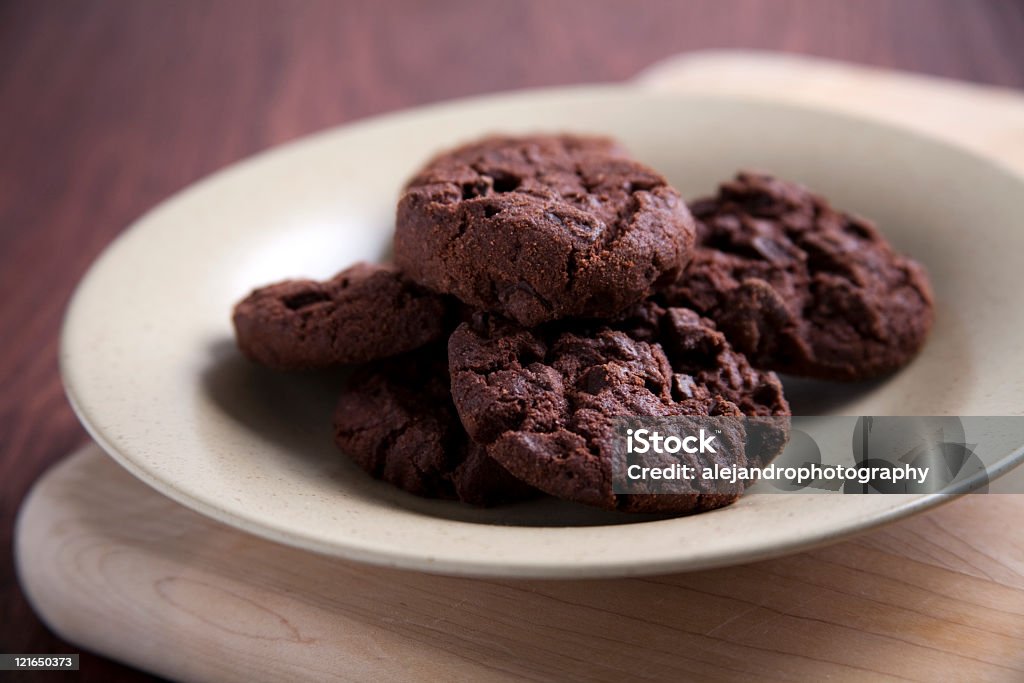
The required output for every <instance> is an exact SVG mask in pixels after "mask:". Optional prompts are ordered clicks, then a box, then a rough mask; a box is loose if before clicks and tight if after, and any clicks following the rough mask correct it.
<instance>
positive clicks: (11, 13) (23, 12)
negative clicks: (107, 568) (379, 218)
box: [0, 0, 1024, 681]
mask: <svg viewBox="0 0 1024 683" xmlns="http://www.w3.org/2000/svg"><path fill="white" fill-rule="evenodd" d="M721 47H750V48H764V49H778V50H787V51H792V52H799V53H808V54H815V55H822V56H827V57H833V58H839V59H847V60H851V61H857V62H862V63H867V64H873V65H879V66H886V67H893V68H900V69H908V70H914V71H921V72H926V73H931V74H937V75H942V76H949V77H954V78H963V79H969V80H974V81H979V82H984V83H994V84H1000V85H1005V86H1013V87H1018V88H1020V87H1024V2H1020V1H1019V0H972V1H965V0H945V1H943V0H862V1H858V2H850V1H847V0H835V1H832V0H746V1H744V0H701V1H686V2H643V3H636V2H625V1H623V2H604V1H596V0H590V1H587V0H579V1H572V2H568V1H566V2H562V1H559V0H536V1H534V2H499V1H497V0H467V1H459V2H417V1H415V0H410V1H406V2H375V1H366V2H341V1H338V2H306V1H295V2H283V1H281V2H265V1H262V0H238V1H235V2H228V1H218V2H200V1H191V2H156V1H142V0H124V1H110V2H85V1H74V2H73V1H71V0H67V1H64V2H60V1H56V0H26V1H23V2H13V1H10V0H0V320H2V321H3V324H2V326H0V382H2V385H0V386H2V390H0V652H9V653H13V652H34V653H47V652H69V651H74V648H73V647H71V646H69V645H66V644H64V643H63V642H62V641H61V640H60V639H59V638H57V637H55V636H54V635H52V634H50V633H49V632H48V631H47V630H46V628H45V627H44V626H42V625H41V624H40V623H39V621H38V620H37V619H36V617H35V616H34V615H33V614H32V612H31V610H30V608H29V606H28V604H27V603H26V602H25V599H24V597H23V596H22V595H21V592H20V591H19V589H18V586H17V580H16V577H15V573H14V567H13V563H12V558H11V550H10V548H11V535H12V525H13V522H14V518H15V515H16V511H17V509H18V505H19V503H20V501H21V499H22V498H23V496H24V495H25V493H26V492H27V491H28V489H29V487H30V486H31V484H32V482H33V481H34V480H35V479H36V477H37V476H38V475H39V474H40V473H41V472H42V471H43V470H44V469H45V468H46V467H47V466H48V465H49V464H51V463H53V462H54V461H56V460H57V459H59V458H61V457H62V456H63V455H65V454H66V453H67V452H68V451H69V450H70V449H72V448H74V447H75V446H76V445H78V444H80V443H82V442H83V441H84V440H85V438H86V437H85V433H84V432H83V430H82V429H81V427H80V426H79V425H78V423H77V421H76V420H75V418H74V416H73V415H72V413H71V410H70V408H69V407H68V405H67V402H66V400H65V398H64V395H63V392H62V390H61V386H60V379H59V376H58V369H57V361H56V350H57V339H58V334H59V327H60V320H61V315H62V313H63V310H64V307H65V306H66V304H67V300H68V297H69V296H70V294H71V292H72V290H73V288H74V285H75V283H76V281H77V280H78V279H79V277H80V276H81V275H82V273H83V272H84V271H85V269H86V268H87V266H88V265H89V263H90V262H91V261H92V260H93V259H94V258H95V257H96V256H97V255H98V254H99V253H100V251H101V250H102V249H103V247H104V246H105V245H106V244H107V243H109V242H110V240H111V239H112V238H113V237H114V236H115V235H117V233H118V232H119V231H120V230H121V229H123V228H124V227H125V226H126V225H127V224H128V223H130V222H131V221H132V220H133V219H134V218H136V217H137V216H139V215H140V214H141V213H142V212H143V211H145V210H146V209H148V208H149V207H151V206H153V205H154V204H155V203H157V202H159V201H160V200H161V199H164V198H166V197H168V196H169V195H171V194H173V193H174V192H176V191H177V190H180V189H181V188H183V187H185V186H186V185H188V184H189V183H191V182H193V181H195V180H196V179H198V178H200V177H202V176H204V175H206V174H208V173H210V172H211V171H214V170H216V169H218V168H221V167H223V166H225V165H227V164H230V163H232V162H234V161H236V160H238V159H241V158H243V157H246V156H248V155H250V154H252V153H254V152H257V151H259V150H262V149H265V148H267V147H269V146H271V145H275V144H279V143H282V142H285V141H287V140H291V139H293V138H296V137H298V136H301V135H304V134H306V133H309V132H311V131H315V130H318V129H321V128H324V127H327V126H333V125H337V124H340V123H344V122H347V121H352V120H354V119H357V118H361V117H365V116H370V115H373V114H377V113H381V112H385V111H391V110H395V109H399V108H404V107H410V106H415V105H418V104H423V103H426V102H432V101H437V100H442V99H446V98H451V97H457V96H462V95H470V94H475V93H484V92H492V91H498V90H506V89H510V88H522V87H530V86H542V85H554V84H563V83H575V82H595V81H612V80H619V79H624V78H627V77H629V76H631V75H632V74H634V73H635V72H636V71H638V70H639V69H640V68H642V67H643V66H645V65H647V64H649V63H651V62H652V61H654V60H657V59H659V58H662V57H665V56H668V55H671V54H674V53H677V52H682V51H688V50H698V49H705V48H721ZM19 676H20V678H18V680H21V679H22V678H23V679H24V680H32V681H44V680H68V679H69V678H72V677H74V674H20V675H19ZM77 678H78V680H84V681H119V680H146V679H147V677H146V676H145V675H144V674H141V673H138V672H135V671H132V670H130V669H127V668H125V667H122V666H120V665H118V664H115V663H113V662H109V661H107V660H104V659H102V658H99V657H94V656H88V655H83V659H82V671H81V672H80V673H79V674H78V676H77Z"/></svg>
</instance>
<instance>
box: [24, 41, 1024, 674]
mask: <svg viewBox="0 0 1024 683" xmlns="http://www.w3.org/2000/svg"><path fill="white" fill-rule="evenodd" d="M642 82H643V84H644V87H661V88H674V89H678V90H690V91H694V92H721V93H731V92H736V93H745V94H754V95H756V96H759V97H768V98H772V99H782V100H787V101H796V102H805V103H812V104H816V105H825V106H829V107H833V108H837V109H842V110H848V111H854V112H858V113H861V114H865V115H869V116H872V117H876V118H882V119H885V120H889V121H893V122H897V123H900V124H903V125H911V126H913V127H915V128H917V129H919V130H923V131H926V132H929V133H931V134H935V135H939V136H942V137H945V138H947V139H951V140H954V141H956V142H958V143H960V144H963V145H965V146H968V147H971V148H972V149H974V150H976V151H978V152H981V153H985V154H988V155H990V156H996V157H998V158H999V159H1000V160H1001V161H1002V162H1004V163H1005V164H1007V165H1008V166H1011V167H1014V168H1016V169H1018V170H1020V171H1021V172H1024V97H1022V96H1021V95H1019V94H1016V93H1012V92H1009V91H1001V90H995V89H989V88H982V87H978V86H971V85H966V84H960V83H955V82H949V81H940V80H936V79H928V78H924V77H919V76H909V75H903V74H894V73H889V72H881V71H873V70H868V69H863V68H859V67H851V66H847V65H841V64H836V63H830V62H823V61H818V60H808V59H804V58H794V57H783V56H775V55H772V56H763V55H755V54H750V53H710V54H697V55H692V56H687V57H684V58H679V59H676V60H672V61H670V62H666V63H662V64H660V65H656V66H655V67H654V68H653V69H652V70H649V71H647V72H645V74H643V75H642ZM1022 474H1024V473H1015V474H1014V475H1011V476H1015V477H1018V476H1020V475H1022ZM1018 490H1019V488H1018ZM1022 518H1024V495H990V496H970V497H967V498H964V499H961V500H958V501H956V502H954V503H952V504H950V505H948V506H945V507H942V508H940V509H938V510H935V511H932V512H929V513H927V514H925V515H921V516H918V517H915V518H912V519H909V520H905V521H903V522H900V523H898V524H894V525H892V526H889V527H887V528H885V529H882V530H879V531H876V532H874V533H872V534H869V535H866V536H862V537H860V538H857V539H854V540H850V541H846V542H844V543H841V544H837V545H834V546H831V547H828V548H824V549H820V550H815V551H811V552H807V553H803V554H800V555H794V556H791V557H787V558H783V559H778V560H772V561H768V562H760V563H757V564H752V565H745V566H740V567H732V568H727V569H718V570H714V571H708V572H696V573H690V574H682V575H675V576H664V577H656V578H641V579H621V580H604V581H505V580H501V581H495V580H487V581H483V580H473V579H461V578H447V577H439V576H431V575H426V574H417V573H413V572H404V571H398V570H390V569H381V568H376V567H368V566H364V565H358V564H354V563H350V562H344V561H341V560H335V559H330V558H325V557H319V556H315V555H311V554H308V553H305V552H302V551H298V550H294V549H291V548H286V547H282V546H278V545H275V544H273V543H270V542H268V541H264V540H260V539H257V538H254V537H251V536H248V535H246V534H243V533H240V532H238V531H235V530H233V529H230V528H228V527H225V526H223V525H220V524H218V523H215V522H213V521H211V520H208V519H206V518H204V517H202V516H200V515H198V514H196V513H193V512H191V511H189V510H187V509H185V508H183V507H181V506H178V505H177V504H175V503H173V502H171V501H170V500H167V499H165V498H163V497H162V496H160V495H159V494H157V493H155V492H153V491H152V490H150V489H149V488H147V487H146V486H145V485H143V484H142V483H140V482H138V481H136V480H135V479H133V478H132V477H131V476H130V475H129V474H127V473H126V472H125V471H123V470H122V469H121V468H120V467H118V466H117V465H116V464H114V463H113V462H112V461H111V460H110V459H109V458H107V457H106V456H105V455H103V454H102V453H101V452H100V451H99V450H98V449H97V448H96V447H95V446H88V447H86V448H85V449H84V450H82V451H81V452H79V453H77V454H75V455H73V456H71V457H70V458H68V459H67V460H65V461H64V462H63V463H61V464H59V465H58V466H56V467H55V468H53V469H52V470H50V471H49V472H48V473H47V474H46V475H45V476H44V477H43V478H42V479H41V480H40V481H39V482H38V483H37V485H36V487H35V488H34V490H33V491H32V493H31V495H30V496H29V498H28V499H27V500H26V502H25V504H24V506H23V508H22V510H21V514H20V517H19V520H18V527H17V530H16V534H17V538H16V546H17V547H16V553H17V560H18V569H19V574H20V577H21V580H22V585H23V586H24V588H25V590H26V593H27V594H28V596H29V598H30V600H31V601H32V603H33V605H34V606H35V608H36V610H37V611H38V612H39V614H40V616H41V617H42V618H43V619H44V620H45V621H46V622H47V623H48V624H49V625H50V626H51V628H53V629H54V630H55V631H56V632H57V633H59V634H60V635H61V636H62V637H64V638H65V639H67V640H69V641H70V642H72V643H75V644H77V645H78V646H80V647H82V648H83V649H89V650H94V651H96V652H99V653H102V654H105V655H107V656H110V657H113V658H115V659H119V660H121V661H124V662H126V663H129V664H132V665H135V666H138V667H140V668H142V669H146V670H148V671H151V672H154V673H157V674H160V675H162V676H166V677H168V678H172V679H177V680H196V681H200V680H201V681H258V680H267V681H285V680H287V681H304V680H309V681H323V680H360V681H363V680H395V679H412V680H436V679H450V680H472V681H477V680H505V679H510V680H511V679H519V678H528V679H538V680H608V681H620V680H625V679H645V678H646V679H661V680H732V679H746V678H756V679H759V680H821V679H824V678H829V679H830V680H839V681H844V680H865V679H870V680H906V679H910V680H922V681H925V680H927V681H936V680H958V681H959V680H964V681H967V680H970V681H1022V680H1024V532H1022V531H1021V529H1020V525H1019V520H1020V519H1022Z"/></svg>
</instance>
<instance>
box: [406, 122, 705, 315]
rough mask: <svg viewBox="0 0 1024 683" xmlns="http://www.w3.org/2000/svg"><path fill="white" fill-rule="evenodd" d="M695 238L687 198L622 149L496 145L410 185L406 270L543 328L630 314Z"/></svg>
mask: <svg viewBox="0 0 1024 683" xmlns="http://www.w3.org/2000/svg"><path fill="white" fill-rule="evenodd" d="M693 240H694V225H693V220H692V217H691V216H690V214H689V212H688V211H687V209H686V205H685V204H684V203H683V201H682V200H681V199H680V197H679V194H678V193H677V192H676V191H675V190H674V189H672V188H671V187H670V186H669V185H668V183H667V182H666V181H665V179H664V178H663V177H662V176H661V175H659V174H658V173H656V172H655V171H653V170H651V169H649V168H647V167H646V166H643V165H641V164H639V163H637V162H636V161H633V160H632V159H630V158H629V157H628V156H627V155H626V153H625V152H624V151H623V150H622V149H620V148H619V147H617V146H616V145H615V143H613V142H612V141H610V140H608V139H605V138H594V137H574V136H568V135H563V136H539V135H538V136H529V137H491V138H486V139H484V140H481V141H479V142H476V143H473V144H470V145H466V146H464V147H459V148H458V149H455V150H452V151H450V152H447V153H445V154H442V155H440V156H438V157H436V158H435V159H433V160H432V161H431V162H430V163H428V164H427V166H426V167H425V168H423V169H422V170H421V171H420V172H419V173H418V174H417V175H416V176H415V177H414V178H413V179H412V180H411V181H410V182H409V184H408V186H407V188H406V190H405V192H404V193H403V194H402V197H401V199H400V200H399V203H398V217H397V223H396V232H395V261H396V262H397V263H398V265H399V266H400V267H401V268H403V269H404V270H405V272H406V273H408V275H409V276H410V277H411V278H413V279H414V280H416V281H417V282H420V283H422V284H424V285H426V286H428V287H430V288H432V289H435V290H437V291H439V292H443V293H446V294H453V295H455V296H456V297H458V298H459V299H461V300H462V301H464V302H466V303H467V304H470V305H471V306H474V307H477V308H479V309H483V310H487V311H493V312H497V313H500V314H502V315H503V316H505V317H507V318H510V319H512V320H515V321H517V322H519V323H520V324H522V325H525V326H534V325H537V324H539V323H542V322H545V321H549V320H556V319H559V318H565V317H571V316H584V317H604V316H609V315H613V314H615V313H617V312H619V311H621V310H622V309H624V308H625V307H627V306H629V305H630V304H633V303H635V302H637V301H639V300H641V299H642V298H644V297H646V296H647V295H648V294H649V293H650V292H651V291H652V289H653V288H654V287H655V286H656V285H659V284H667V283H670V282H673V281H674V280H675V279H676V278H677V276H678V274H679V272H680V271H681V269H682V268H683V266H684V265H685V263H686V261H687V260H688V259H689V257H690V252H691V249H692V246H693Z"/></svg>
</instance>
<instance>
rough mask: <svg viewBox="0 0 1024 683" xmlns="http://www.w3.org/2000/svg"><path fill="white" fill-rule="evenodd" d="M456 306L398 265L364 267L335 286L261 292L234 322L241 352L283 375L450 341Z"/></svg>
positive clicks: (290, 283)
mask: <svg viewBox="0 0 1024 683" xmlns="http://www.w3.org/2000/svg"><path fill="white" fill-rule="evenodd" d="M451 309H452V306H451V304H450V302H447V301H446V300H445V299H444V297H441V296H439V295H437V294H434V293H433V292H430V291H428V290H426V289H424V288H423V287H420V286H418V285H416V284H413V283H412V282H411V281H409V280H408V279H407V278H406V277H404V276H403V275H402V274H401V273H400V272H399V271H398V270H397V269H395V268H394V267H392V266H384V265H373V264H369V263H357V264H355V265H353V266H351V267H350V268H346V269H345V270H343V271H341V272H340V273H338V274H337V275H335V276H334V277H333V278H331V279H330V280H326V281H324V282H319V281H315V280H286V281H284V282H279V283H276V284H273V285H268V286H266V287H260V288H259V289H256V290H254V291H253V292H252V293H251V294H249V296H247V297H246V298H245V299H243V300H242V301H240V302H239V303H238V304H237V305H236V306H235V310H234V315H233V317H232V321H233V323H234V326H235V338H236V341H237V343H238V347H239V349H241V351H242V353H243V354H245V355H246V356H247V357H248V358H250V359H251V360H253V361H255V362H257V363H259V364H261V365H265V366H267V367H270V368H274V369H278V370H308V369H315V368H326V367H331V366H335V365H347V364H353V363H365V362H367V361H371V360H376V359H379V358H386V357H388V356H394V355H397V354H399V353H404V352H406V351H411V350H413V349H416V348H419V347H421V346H423V345H424V344H427V343H429V342H431V341H433V340H436V339H440V338H442V337H444V336H445V335H446V334H447V332H448V331H449V330H450V329H451V323H450V321H449V320H448V318H449V317H450V311H451Z"/></svg>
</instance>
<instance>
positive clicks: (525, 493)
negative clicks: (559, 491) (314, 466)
mask: <svg viewBox="0 0 1024 683" xmlns="http://www.w3.org/2000/svg"><path fill="white" fill-rule="evenodd" d="M334 438H335V443H337V445H338V448H339V449H341V451H342V452H343V453H345V454H347V455H348V456H350V457H351V458H352V459H353V460H355V462H356V463H358V464H359V466H360V467H362V468H363V469H364V470H366V471H367V472H368V473H369V474H370V475H372V476H373V477H376V478H377V479H382V480H384V481H386V482H388V483H390V484H393V485H394V486H397V487H398V488H400V489H403V490H405V491H408V492H409V493H413V494H416V495H418V496H424V497H427V498H445V499H454V500H461V501H463V502H466V503H472V504H474V505H481V506H489V505H497V504H499V503H506V502H511V501H516V500H522V499H525V498H530V497H533V496H536V495H539V492H538V491H536V490H535V489H532V488H531V487H529V486H527V485H526V484H524V483H523V482H521V481H519V480H518V479H516V478H515V477H513V476H512V475H511V474H509V473H508V472H507V471H506V470H505V469H504V468H503V467H502V466H501V465H499V464H498V463H497V462H495V461H494V460H492V459H491V458H490V457H488V456H487V455H486V453H485V452H484V448H483V447H482V446H480V445H478V444H475V443H473V442H471V441H470V440H469V437H468V436H467V435H466V432H465V430H464V429H463V428H462V424H461V423H460V422H459V418H458V415H457V414H456V412H455V406H453V405H452V399H451V393H450V391H449V379H448V364H447V360H446V357H445V347H444V345H443V344H442V345H432V346H430V347H427V348H425V349H421V350H420V351H416V352H414V353H411V354H407V355H404V356H400V357H398V358H392V359H389V360H386V361H380V362H378V363H376V364H373V365H369V366H365V367H363V368H360V369H359V370H357V371H356V372H355V373H354V374H353V376H352V377H351V378H350V381H349V382H348V384H347V385H346V386H345V388H344V389H343V390H342V394H341V397H340V399H339V400H338V406H337V409H336V410H335V415H334Z"/></svg>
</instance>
